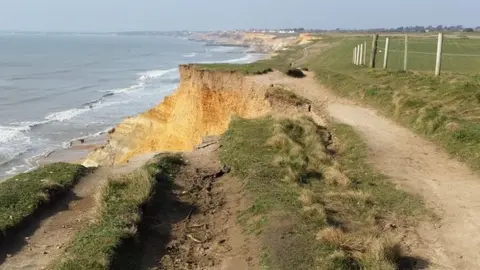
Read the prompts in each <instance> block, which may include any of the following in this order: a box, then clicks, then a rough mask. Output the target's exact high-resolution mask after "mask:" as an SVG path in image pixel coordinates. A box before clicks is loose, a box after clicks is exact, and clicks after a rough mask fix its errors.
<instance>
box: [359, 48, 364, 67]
mask: <svg viewBox="0 0 480 270" xmlns="http://www.w3.org/2000/svg"><path fill="white" fill-rule="evenodd" d="M359 65H360V66H361V65H363V44H360V63H359Z"/></svg>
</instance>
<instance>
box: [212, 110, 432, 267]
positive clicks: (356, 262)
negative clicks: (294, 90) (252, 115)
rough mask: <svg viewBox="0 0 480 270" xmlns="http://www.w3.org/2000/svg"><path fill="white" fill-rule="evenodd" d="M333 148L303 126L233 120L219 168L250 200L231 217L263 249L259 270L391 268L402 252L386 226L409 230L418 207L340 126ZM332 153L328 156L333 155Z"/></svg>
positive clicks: (318, 131)
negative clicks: (227, 170) (228, 170)
mask: <svg viewBox="0 0 480 270" xmlns="http://www.w3.org/2000/svg"><path fill="white" fill-rule="evenodd" d="M333 132H334V134H335V138H337V140H336V141H339V142H341V144H337V145H335V146H334V148H335V149H331V146H330V147H328V145H330V144H331V143H332V142H331V141H330V136H329V132H328V131H327V130H326V129H325V128H323V127H320V126H317V125H316V124H315V123H314V122H313V121H312V120H311V119H309V118H306V117H296V118H292V119H272V118H261V119H255V120H243V119H236V120H234V121H232V123H231V124H230V127H229V130H228V131H227V132H226V133H225V135H224V137H223V140H222V148H221V149H222V150H221V158H222V162H224V163H225V164H228V165H229V166H232V168H233V169H234V173H235V174H236V175H237V176H238V177H239V178H242V179H245V181H246V189H247V193H248V194H249V195H250V196H251V198H253V203H252V205H251V206H250V207H249V209H248V210H246V211H245V212H243V213H242V214H241V215H240V217H239V222H240V223H241V224H242V225H243V226H244V228H245V230H246V231H247V232H249V233H251V234H255V235H257V236H258V237H259V238H260V239H261V241H262V244H263V248H264V251H263V253H262V256H261V261H262V267H263V268H264V269H382V270H383V269H396V268H397V267H398V264H399V263H400V262H401V260H402V256H403V254H402V252H401V249H400V246H399V245H398V241H397V240H398V239H396V236H397V234H396V232H395V230H393V229H391V226H389V224H396V225H395V226H400V225H403V224H405V225H411V224H414V222H415V221H414V217H418V216H420V215H423V214H424V210H423V209H424V208H423V205H422V203H421V201H420V200H419V199H417V198H414V197H412V196H410V195H408V194H406V193H404V192H401V191H399V190H397V189H396V188H395V187H394V186H393V185H392V184H391V183H390V182H389V181H387V179H385V177H384V176H382V175H379V174H377V173H375V172H374V171H373V170H372V169H371V168H370V167H369V166H368V165H367V164H366V162H365V158H366V147H365V145H364V144H363V142H362V141H361V139H360V138H359V137H358V136H357V135H356V134H355V133H354V132H353V130H352V129H351V128H349V127H347V126H343V125H335V126H334V128H333ZM335 152H336V153H335Z"/></svg>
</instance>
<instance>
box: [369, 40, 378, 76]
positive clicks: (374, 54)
mask: <svg viewBox="0 0 480 270" xmlns="http://www.w3.org/2000/svg"><path fill="white" fill-rule="evenodd" d="M377 45H378V35H373V41H372V52H371V54H370V68H375V61H376V59H377Z"/></svg>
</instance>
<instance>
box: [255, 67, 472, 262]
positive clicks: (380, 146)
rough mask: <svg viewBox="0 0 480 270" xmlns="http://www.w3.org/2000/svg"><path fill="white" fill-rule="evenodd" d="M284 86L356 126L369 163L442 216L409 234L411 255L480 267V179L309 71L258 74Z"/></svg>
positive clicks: (445, 155) (261, 77)
mask: <svg viewBox="0 0 480 270" xmlns="http://www.w3.org/2000/svg"><path fill="white" fill-rule="evenodd" d="M257 80H259V81H261V82H263V83H265V84H268V85H270V84H278V85H284V86H286V87H287V88H289V89H290V90H292V91H294V92H296V93H297V94H300V95H302V96H304V97H306V98H308V99H310V100H312V102H313V103H314V109H317V110H324V112H326V113H327V114H328V115H330V117H332V118H334V119H335V120H337V121H339V122H342V123H345V124H348V125H350V126H352V127H354V128H355V129H356V130H357V131H358V132H359V134H360V135H361V136H362V137H363V138H364V140H365V142H366V143H367V144H368V146H369V150H370V159H371V163H372V165H373V166H374V167H375V168H376V169H377V170H379V171H380V172H382V173H384V174H385V175H388V176H389V177H390V178H391V179H392V180H393V181H395V183H397V184H398V185H399V186H400V187H402V188H404V189H406V190H407V191H409V192H411V193H415V194H418V195H420V196H421V197H422V198H423V199H424V200H425V202H426V203H427V205H428V206H429V207H430V208H432V209H433V210H434V211H435V212H436V214H437V215H438V216H439V217H440V218H441V219H440V220H439V221H438V222H435V224H433V223H430V222H429V223H422V224H421V225H420V226H419V228H415V229H414V231H413V232H412V234H416V235H418V237H413V238H407V239H415V241H412V242H410V243H406V244H407V245H408V246H410V248H411V250H412V253H415V255H418V256H421V257H423V258H426V259H427V260H429V261H430V268H431V269H479V267H480V254H479V250H480V196H479V192H480V177H479V176H478V175H477V174H475V173H473V172H472V171H471V170H470V169H469V168H468V167H467V166H466V165H464V164H462V163H460V162H458V161H456V160H454V159H452V158H450V157H449V156H448V155H447V154H446V153H445V151H443V150H442V149H440V148H439V147H436V146H435V145H434V144H433V143H431V142H428V141H426V140H424V139H423V138H420V137H419V136H417V135H415V134H414V133H413V132H412V131H410V130H408V129H406V128H403V127H401V126H399V125H398V124H396V123H394V122H393V121H391V120H388V119H385V118H384V117H382V116H379V115H377V114H376V113H375V111H374V110H371V109H368V108H365V107H362V106H360V105H356V104H355V103H353V102H349V101H346V100H342V99H340V98H336V97H335V95H333V94H332V93H331V92H330V91H328V90H327V89H325V88H323V87H322V86H321V85H320V84H318V83H317V82H316V81H315V79H314V77H313V74H308V76H307V77H306V78H304V79H294V78H289V77H286V76H284V75H283V74H280V73H278V72H273V73H270V74H267V75H263V76H260V77H258V78H257Z"/></svg>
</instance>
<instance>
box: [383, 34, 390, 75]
mask: <svg viewBox="0 0 480 270" xmlns="http://www.w3.org/2000/svg"><path fill="white" fill-rule="evenodd" d="M389 47H390V38H388V37H387V38H386V39H385V57H384V58H383V69H387V67H388V49H389Z"/></svg>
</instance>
